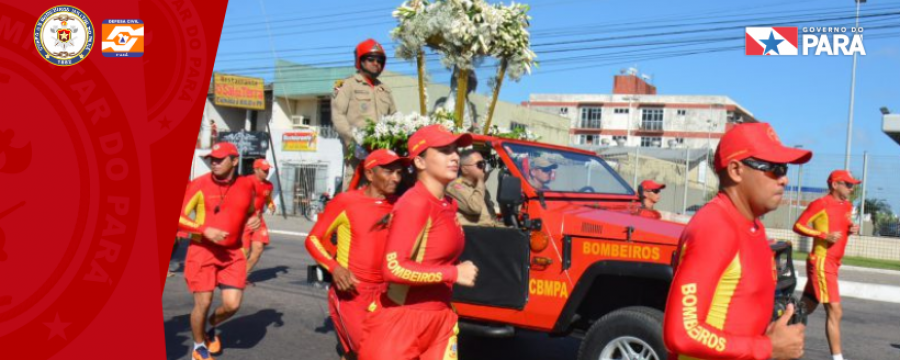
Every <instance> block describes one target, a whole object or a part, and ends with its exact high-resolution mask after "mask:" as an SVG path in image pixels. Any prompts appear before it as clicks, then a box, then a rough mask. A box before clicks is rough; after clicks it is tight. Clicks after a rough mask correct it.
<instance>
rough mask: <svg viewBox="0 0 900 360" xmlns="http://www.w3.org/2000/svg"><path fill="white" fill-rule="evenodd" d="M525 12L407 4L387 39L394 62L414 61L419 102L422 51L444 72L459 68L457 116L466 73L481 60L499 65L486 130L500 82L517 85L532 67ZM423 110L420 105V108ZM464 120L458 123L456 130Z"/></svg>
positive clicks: (457, 3)
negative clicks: (433, 55)
mask: <svg viewBox="0 0 900 360" xmlns="http://www.w3.org/2000/svg"><path fill="white" fill-rule="evenodd" d="M528 10H529V7H528V6H527V5H524V4H516V3H512V4H510V5H509V6H504V5H502V4H496V5H491V4H488V3H487V1H485V0H436V1H428V0H408V1H406V2H404V3H403V4H402V5H400V7H398V8H397V9H396V10H395V11H394V12H393V16H394V18H396V19H397V22H398V24H397V27H396V28H394V29H393V30H392V31H391V37H392V38H393V39H394V41H395V42H396V43H397V45H396V46H395V49H396V55H397V57H399V58H402V59H407V60H412V59H416V61H417V63H418V70H419V77H420V81H419V92H420V99H421V101H424V95H422V94H423V93H424V91H425V90H424V79H423V77H424V63H423V59H424V55H423V50H422V49H423V48H424V47H425V46H428V47H430V48H431V49H433V50H435V51H436V52H438V53H439V54H441V55H442V57H441V63H442V64H443V65H444V66H445V67H446V68H448V69H451V68H454V67H455V68H458V69H459V70H460V71H459V73H458V81H457V84H459V89H458V92H457V109H456V113H457V114H460V115H461V114H462V113H463V111H462V109H463V105H461V104H464V97H465V94H466V87H467V81H468V72H469V71H474V69H475V67H476V66H477V65H478V64H480V63H481V62H482V61H483V59H484V57H486V56H492V57H495V58H497V59H499V60H500V67H499V69H498V72H497V77H496V79H495V80H494V81H493V83H494V84H495V86H494V97H493V100H492V102H491V106H490V108H489V110H488V122H487V123H488V125H489V124H490V118H491V116H492V114H493V110H494V106H495V104H496V98H497V96H498V95H499V91H500V86H501V85H502V83H503V77H504V76H505V74H506V72H507V71H508V72H509V74H508V75H509V77H510V79H512V80H514V81H518V80H519V79H520V78H521V77H522V75H523V74H525V73H528V74H530V73H531V69H532V68H533V67H534V66H535V64H536V62H535V58H536V55H535V53H534V52H533V51H532V50H531V40H530V38H531V35H530V33H529V32H528V27H529V26H530V23H529V20H530V17H529V16H528V15H527V12H528ZM421 108H422V109H425V104H424V103H423V104H421ZM462 122H463V119H462V118H457V119H456V123H457V126H460V127H461V126H462Z"/></svg>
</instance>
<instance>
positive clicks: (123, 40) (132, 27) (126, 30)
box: [101, 19, 144, 57]
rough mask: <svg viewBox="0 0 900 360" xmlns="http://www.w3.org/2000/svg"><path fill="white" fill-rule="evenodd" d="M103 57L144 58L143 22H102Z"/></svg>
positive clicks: (112, 20)
mask: <svg viewBox="0 0 900 360" xmlns="http://www.w3.org/2000/svg"><path fill="white" fill-rule="evenodd" d="M101 29H102V32H103V35H102V37H101V39H103V56H106V57H140V56H144V22H143V21H141V20H140V19H108V20H103V26H102V27H101Z"/></svg>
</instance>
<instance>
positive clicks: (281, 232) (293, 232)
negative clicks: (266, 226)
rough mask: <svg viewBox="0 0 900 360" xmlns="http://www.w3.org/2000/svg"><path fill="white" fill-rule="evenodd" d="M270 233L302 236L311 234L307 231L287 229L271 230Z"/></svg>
mask: <svg viewBox="0 0 900 360" xmlns="http://www.w3.org/2000/svg"><path fill="white" fill-rule="evenodd" d="M269 233H270V234H278V235H288V236H302V237H306V236H307V235H309V234H308V233H305V232H298V231H287V230H269Z"/></svg>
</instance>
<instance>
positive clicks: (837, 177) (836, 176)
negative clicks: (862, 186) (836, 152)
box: [828, 170, 862, 184]
mask: <svg viewBox="0 0 900 360" xmlns="http://www.w3.org/2000/svg"><path fill="white" fill-rule="evenodd" d="M840 181H843V182H845V183H851V184H859V183H861V182H862V181H859V180H856V179H854V178H853V175H851V174H850V172H849V171H847V170H835V171H832V172H831V175H828V183H829V184H831V183H835V182H840Z"/></svg>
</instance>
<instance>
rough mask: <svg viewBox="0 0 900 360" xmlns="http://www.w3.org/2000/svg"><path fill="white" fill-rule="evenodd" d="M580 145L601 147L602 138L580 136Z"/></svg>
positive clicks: (597, 136)
mask: <svg viewBox="0 0 900 360" xmlns="http://www.w3.org/2000/svg"><path fill="white" fill-rule="evenodd" d="M579 137H580V138H579V141H578V143H579V144H581V145H599V144H600V136H599V135H580V136H579Z"/></svg>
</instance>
